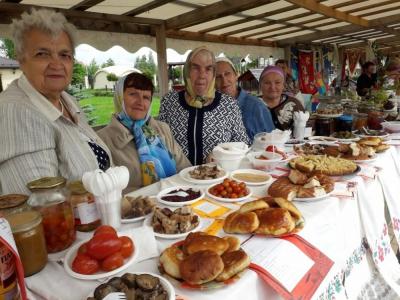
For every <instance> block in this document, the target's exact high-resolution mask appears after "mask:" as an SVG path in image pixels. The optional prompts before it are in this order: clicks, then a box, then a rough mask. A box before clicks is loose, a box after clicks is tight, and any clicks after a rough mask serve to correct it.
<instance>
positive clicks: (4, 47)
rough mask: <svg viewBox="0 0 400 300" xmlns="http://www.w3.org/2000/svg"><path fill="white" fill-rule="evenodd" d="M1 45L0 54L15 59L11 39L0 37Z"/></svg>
mask: <svg viewBox="0 0 400 300" xmlns="http://www.w3.org/2000/svg"><path fill="white" fill-rule="evenodd" d="M0 42H1V45H0V52H1V53H2V55H4V56H5V57H8V58H11V59H15V58H16V54H15V47H14V43H13V41H12V40H10V39H7V38H4V39H0Z"/></svg>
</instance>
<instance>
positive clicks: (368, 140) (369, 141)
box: [357, 136, 382, 147]
mask: <svg viewBox="0 0 400 300" xmlns="http://www.w3.org/2000/svg"><path fill="white" fill-rule="evenodd" d="M357 143H358V144H360V145H364V146H372V147H376V146H378V145H379V144H381V143H382V139H381V138H379V137H374V136H368V137H364V138H362V139H361V140H359V141H358V142H357Z"/></svg>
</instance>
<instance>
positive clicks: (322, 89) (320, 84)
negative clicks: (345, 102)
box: [315, 72, 328, 95]
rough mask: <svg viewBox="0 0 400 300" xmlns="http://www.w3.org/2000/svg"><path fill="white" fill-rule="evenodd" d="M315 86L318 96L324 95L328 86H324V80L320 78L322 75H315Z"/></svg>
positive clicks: (319, 73)
mask: <svg viewBox="0 0 400 300" xmlns="http://www.w3.org/2000/svg"><path fill="white" fill-rule="evenodd" d="M315 85H316V87H317V88H318V94H320V95H325V94H326V90H327V88H328V86H327V85H326V84H325V82H324V79H323V78H322V73H321V72H318V73H317V74H316V80H315Z"/></svg>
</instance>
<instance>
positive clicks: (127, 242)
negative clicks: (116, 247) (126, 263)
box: [119, 236, 134, 258]
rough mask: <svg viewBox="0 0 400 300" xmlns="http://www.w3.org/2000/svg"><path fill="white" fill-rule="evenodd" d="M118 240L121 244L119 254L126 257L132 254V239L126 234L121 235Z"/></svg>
mask: <svg viewBox="0 0 400 300" xmlns="http://www.w3.org/2000/svg"><path fill="white" fill-rule="evenodd" d="M119 240H120V241H121V243H122V245H121V251H120V252H121V254H122V256H123V257H124V258H128V257H129V256H131V255H132V253H133V250H134V246H133V242H132V240H131V239H130V238H129V237H127V236H121V237H120V238H119Z"/></svg>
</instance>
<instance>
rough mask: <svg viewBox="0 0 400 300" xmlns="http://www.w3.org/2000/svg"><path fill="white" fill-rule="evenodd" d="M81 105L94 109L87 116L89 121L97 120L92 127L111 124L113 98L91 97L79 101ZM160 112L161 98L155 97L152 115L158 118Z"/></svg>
mask: <svg viewBox="0 0 400 300" xmlns="http://www.w3.org/2000/svg"><path fill="white" fill-rule="evenodd" d="M79 105H80V106H81V107H82V106H85V105H90V106H92V107H93V111H92V112H90V113H88V114H87V117H88V119H89V120H90V119H92V118H96V119H95V120H94V123H92V124H91V125H92V126H98V125H106V124H108V123H109V122H110V119H111V115H112V114H113V113H114V103H113V98H112V97H100V96H91V95H90V97H88V98H85V97H84V98H83V99H82V100H80V101H79ZM159 110H160V98H159V97H153V103H152V107H151V115H152V116H153V117H156V116H158V112H159Z"/></svg>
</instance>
